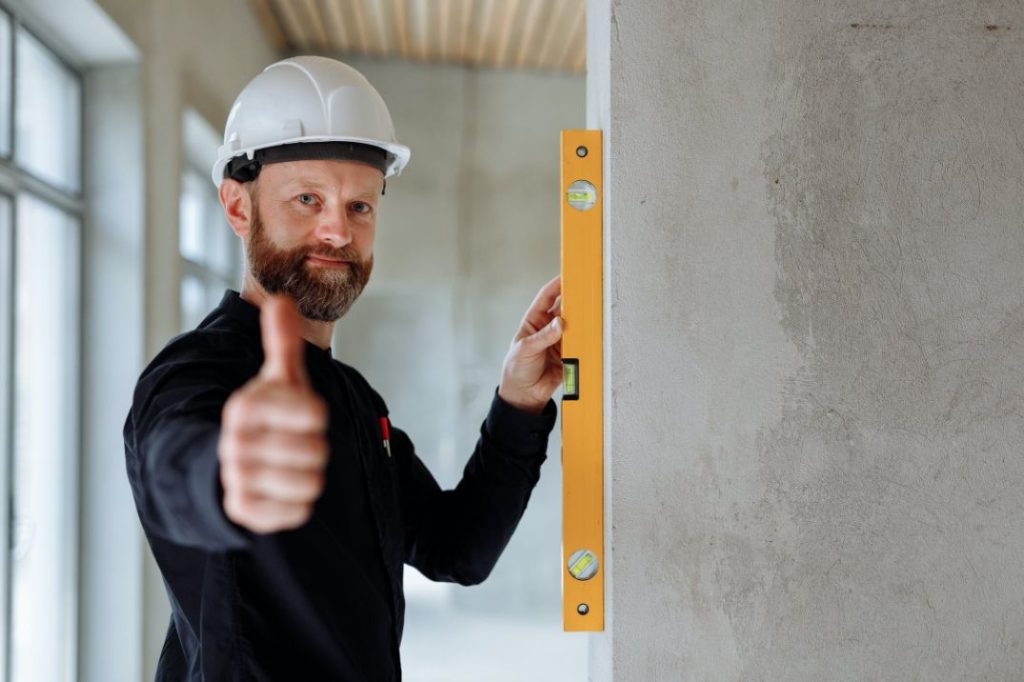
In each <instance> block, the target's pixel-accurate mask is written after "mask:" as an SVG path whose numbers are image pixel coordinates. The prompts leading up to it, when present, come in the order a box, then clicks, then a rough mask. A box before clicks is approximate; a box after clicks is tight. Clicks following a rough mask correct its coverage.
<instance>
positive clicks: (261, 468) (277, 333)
mask: <svg viewBox="0 0 1024 682" xmlns="http://www.w3.org/2000/svg"><path fill="white" fill-rule="evenodd" d="M260 328H261V332H262V335H263V352H264V362H263V367H262V368H261V369H260V372H259V374H257V375H256V376H255V377H253V379H252V380H251V381H249V382H248V383H247V384H245V385H244V386H242V387H241V388H240V389H238V390H237V391H235V392H234V393H233V394H231V397H229V398H228V400H227V402H226V403H225V404H224V411H223V413H222V417H221V433H220V441H219V443H218V447H217V456H218V458H219V459H220V480H221V484H222V485H223V487H224V500H223V504H224V513H225V514H227V517H228V518H229V519H231V520H232V521H234V522H235V523H237V524H238V525H240V526H244V527H246V528H248V529H249V530H252V531H254V532H257V533H271V532H274V531H279V530H287V529H291V528H297V527H299V526H301V525H303V524H304V523H305V522H306V521H308V520H309V518H310V516H311V515H312V512H313V503H314V502H316V500H317V499H318V498H319V497H320V494H321V493H322V492H323V488H324V469H325V468H326V465H327V456H328V446H327V438H326V435H325V433H326V430H327V405H326V404H325V403H324V401H323V399H322V398H320V396H318V395H317V394H316V393H315V392H314V391H313V389H312V387H311V386H310V383H309V377H308V376H307V375H306V367H305V363H304V361H303V340H302V335H301V326H300V318H299V313H298V310H297V309H296V306H295V302H294V301H293V300H292V299H290V298H288V297H287V296H269V297H267V299H266V300H265V301H264V302H263V305H262V306H261V308H260Z"/></svg>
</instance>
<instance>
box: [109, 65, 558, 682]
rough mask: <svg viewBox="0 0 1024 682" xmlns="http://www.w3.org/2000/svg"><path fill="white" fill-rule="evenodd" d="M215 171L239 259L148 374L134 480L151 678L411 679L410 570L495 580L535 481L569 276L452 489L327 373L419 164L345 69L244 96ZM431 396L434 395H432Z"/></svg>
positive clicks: (366, 393)
mask: <svg viewBox="0 0 1024 682" xmlns="http://www.w3.org/2000/svg"><path fill="white" fill-rule="evenodd" d="M224 142H225V144H224V146H223V147H221V150H220V159H219V160H218V162H217V165H216V166H215V168H214V182H216V183H217V184H218V186H219V190H220V199H221V203H222V205H223V207H224V216H225V219H226V221H227V223H228V225H230V227H231V229H232V230H233V231H234V232H235V234H236V235H238V237H239V238H240V239H241V240H242V242H243V244H244V247H245V253H246V268H245V277H244V282H243V286H242V291H241V293H240V294H239V293H236V292H234V291H228V292H226V293H225V295H224V297H223V299H222V300H221V302H220V304H219V305H218V306H217V307H216V308H215V309H214V310H213V311H212V312H211V313H210V314H209V315H208V316H207V317H206V319H204V320H203V321H202V323H200V325H199V326H198V327H197V328H196V329H195V330H193V331H190V332H188V333H185V334H183V335H181V336H178V337H176V338H175V339H173V340H171V341H170V342H169V343H168V345H167V346H166V347H165V348H164V349H163V350H162V351H161V352H160V353H159V354H158V355H157V357H156V358H154V360H153V361H152V362H151V363H150V364H149V366H148V367H147V368H146V369H145V371H144V372H143V373H142V375H141V377H140V378H139V382H138V384H137V386H136V390H135V395H134V400H133V404H132V407H131V411H130V412H129V415H128V418H127V421H126V423H125V428H124V438H125V452H126V457H127V467H128V477H129V481H130V483H131V486H132V492H133V495H134V498H135V504H136V507H137V509H138V512H139V518H140V519H141V521H142V526H143V529H144V531H145V533H146V537H147V539H148V541H149V544H150V546H151V548H152V550H153V554H154V556H155V558H156V561H157V563H158V565H159V567H160V570H161V572H162V574H163V577H164V583H165V586H166V588H167V594H168V596H169V598H170V601H171V607H172V618H171V622H170V625H169V628H168V632H167V638H166V641H165V645H164V649H163V652H162V654H161V657H160V662H159V666H158V672H157V679H158V680H175V681H178V680H197V681H198V680H206V681H207V682H210V681H211V680H228V679H231V680H374V681H377V680H400V679H401V665H400V661H399V655H398V652H399V644H400V642H401V637H402V625H403V618H404V609H405V602H404V598H403V593H402V570H403V564H404V563H408V564H410V565H412V566H414V567H416V568H417V569H419V570H420V571H421V572H422V573H423V574H424V575H426V576H427V577H428V578H431V579H433V580H443V581H451V582H457V583H461V584H463V585H471V584H475V583H479V582H480V581H482V580H484V579H485V578H486V577H487V575H488V574H489V573H490V571H491V569H492V568H493V566H494V564H495V562H496V561H497V560H498V557H499V556H500V554H501V553H502V551H503V549H504V547H505V546H506V544H507V543H508V541H509V539H510V537H511V535H512V533H513V531H514V530H515V527H516V525H517V524H518V522H519V519H520V517H521V516H522V514H523V511H524V510H525V507H526V504H527V501H528V499H529V496H530V492H531V491H532V489H533V487H534V486H535V485H536V483H537V481H538V478H539V475H540V465H541V463H542V462H543V460H544V458H545V449H546V445H547V437H548V434H549V432H550V431H551V428H552V426H553V424H554V419H555V406H554V403H553V402H552V401H551V396H552V394H553V393H554V391H555V389H556V388H557V386H558V384H559V383H560V380H561V362H560V359H559V350H558V349H559V340H560V338H561V327H560V318H559V304H558V300H559V299H558V295H559V288H560V284H559V280H558V279H557V278H556V279H554V280H552V281H551V282H549V283H548V284H547V285H546V286H545V287H544V288H543V289H541V291H540V293H539V294H538V296H537V298H536V299H535V300H534V302H533V304H532V305H531V306H530V308H529V310H528V311H527V313H526V316H525V317H524V319H523V321H522V323H521V325H520V328H519V330H518V332H517V333H516V334H515V338H514V340H513V342H512V345H511V348H510V350H509V352H508V355H507V356H506V359H505V364H504V367H503V369H502V373H501V380H500V383H499V386H498V388H497V390H496V392H495V396H494V400H493V402H492V405H491V408H490V411H489V413H488V415H487V417H486V419H485V420H484V422H483V426H482V427H481V435H480V439H479V441H478V442H477V445H476V448H475V450H474V452H473V453H472V455H471V457H470V458H469V461H468V463H467V465H466V468H465V471H464V475H463V478H462V480H461V482H460V483H459V484H458V486H457V487H456V488H455V489H454V490H442V489H441V488H440V487H439V486H438V484H437V482H436V481H435V480H434V478H433V476H432V475H431V474H430V472H429V471H428V470H427V468H426V467H425V466H424V465H423V463H422V462H421V461H420V459H419V458H418V457H417V456H416V453H415V451H414V448H413V445H412V443H411V442H410V440H409V438H408V437H407V436H406V435H405V434H404V433H403V432H402V431H401V430H400V429H398V428H396V427H395V426H393V425H392V424H391V423H390V420H389V418H388V410H387V406H386V404H385V403H384V401H383V400H382V399H381V397H380V396H379V395H378V394H377V393H376V392H375V391H374V390H373V389H372V388H371V387H370V385H369V384H368V383H367V382H366V380H365V379H363V377H362V376H361V375H360V374H359V373H358V372H356V371H355V370H354V369H353V368H351V367H348V366H346V365H344V364H342V363H340V362H338V361H337V360H335V359H333V357H332V356H331V351H330V342H331V335H332V332H333V328H334V323H335V322H336V321H337V320H338V319H339V318H340V317H342V316H343V315H344V314H345V313H346V311H348V309H349V307H350V306H351V305H352V303H353V302H354V301H355V300H356V298H357V297H358V296H359V294H360V292H361V291H362V290H363V287H365V286H366V284H367V282H368V281H369V278H370V273H371V271H372V269H373V241H374V232H375V229H376V219H377V210H378V206H379V204H380V201H381V197H382V195H383V193H384V187H385V181H386V178H387V177H388V176H391V175H396V174H397V173H398V172H399V171H401V169H402V167H403V166H404V165H405V163H407V162H408V159H409V150H408V148H406V147H404V146H402V145H399V144H398V143H397V142H396V141H395V139H394V131H393V128H392V125H391V119H390V116H389V114H388V112H387V108H386V106H384V103H383V100H381V99H380V96H379V95H378V94H377V92H376V90H374V89H373V87H372V86H371V85H370V84H369V83H368V82H367V81H366V80H365V78H363V77H362V76H361V75H360V74H359V73H358V72H356V71H355V70H353V69H351V68H350V67H348V66H346V65H344V64H342V63H340V62H337V61H334V60H329V59H324V58H320V57H296V58H292V59H288V60H284V61H282V62H278V63H276V64H273V65H271V66H270V67H268V68H267V69H266V70H265V71H264V72H263V73H262V74H261V75H259V76H257V77H256V79H254V80H253V81H252V82H251V83H250V84H249V85H248V86H247V87H246V89H245V90H243V91H242V93H241V94H240V95H239V97H238V99H237V100H236V102H235V105H234V107H232V110H231V114H230V115H229V117H228V122H227V126H226V129H225V136H224ZM423 399H424V400H430V399H431V396H423Z"/></svg>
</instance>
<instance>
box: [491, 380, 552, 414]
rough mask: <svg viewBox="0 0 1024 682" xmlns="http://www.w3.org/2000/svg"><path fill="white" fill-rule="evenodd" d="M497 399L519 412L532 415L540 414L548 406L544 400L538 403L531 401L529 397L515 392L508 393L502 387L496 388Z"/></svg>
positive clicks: (507, 390)
mask: <svg viewBox="0 0 1024 682" xmlns="http://www.w3.org/2000/svg"><path fill="white" fill-rule="evenodd" d="M498 397H499V398H501V399H502V400H503V401H505V402H506V403H508V404H509V405H510V406H512V407H514V408H516V409H517V410H519V411H520V412H526V413H527V414H532V415H538V414H541V413H542V412H543V411H544V408H545V407H546V406H547V404H548V403H547V401H546V400H545V401H544V402H541V403H538V402H537V401H536V400H535V399H531V398H530V397H529V396H525V395H522V394H520V393H516V392H515V391H510V390H509V389H507V388H506V387H505V386H504V385H499V386H498Z"/></svg>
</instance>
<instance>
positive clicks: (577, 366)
mask: <svg viewBox="0 0 1024 682" xmlns="http://www.w3.org/2000/svg"><path fill="white" fill-rule="evenodd" d="M561 190H562V319H563V320H564V321H565V331H564V332H563V335H562V358H563V360H562V363H563V368H564V374H565V382H564V387H563V389H564V390H563V393H562V614H563V615H562V623H563V627H564V628H565V630H566V631H601V630H604V573H605V566H606V561H605V553H604V422H603V416H602V409H603V396H604V392H603V387H602V378H603V376H602V371H603V370H602V367H603V365H604V360H603V357H602V345H601V344H602V334H603V323H602V298H603V296H602V291H603V289H602V281H601V271H602V263H603V260H602V258H603V257H602V252H601V245H602V234H601V231H602V210H603V209H602V203H601V131H599V130H563V131H562V185H561Z"/></svg>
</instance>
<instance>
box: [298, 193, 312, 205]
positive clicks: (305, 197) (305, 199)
mask: <svg viewBox="0 0 1024 682" xmlns="http://www.w3.org/2000/svg"><path fill="white" fill-rule="evenodd" d="M295 198H296V199H298V201H299V203H300V204H302V205H303V206H313V205H315V204H316V195H313V194H305V193H304V194H300V195H299V196H297V197H295Z"/></svg>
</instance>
